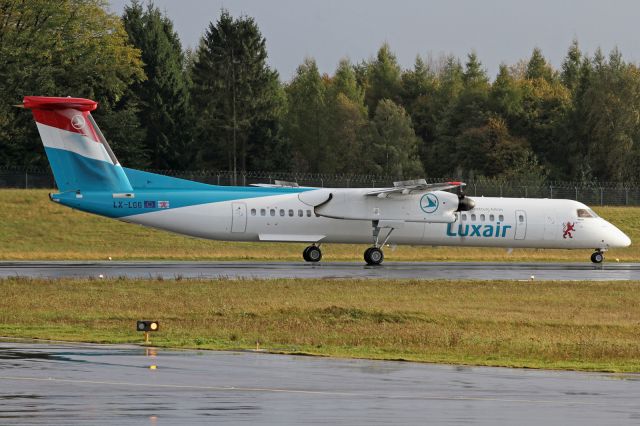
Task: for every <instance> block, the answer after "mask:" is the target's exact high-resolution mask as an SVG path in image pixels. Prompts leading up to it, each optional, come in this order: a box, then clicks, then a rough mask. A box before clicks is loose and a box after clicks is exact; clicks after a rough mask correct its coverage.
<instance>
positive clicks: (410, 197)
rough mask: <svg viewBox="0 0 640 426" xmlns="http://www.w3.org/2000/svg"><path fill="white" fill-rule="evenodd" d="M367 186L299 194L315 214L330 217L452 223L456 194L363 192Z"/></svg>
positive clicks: (435, 192)
mask: <svg viewBox="0 0 640 426" xmlns="http://www.w3.org/2000/svg"><path fill="white" fill-rule="evenodd" d="M370 191H371V190H370V189H368V188H357V189H318V190H316V191H308V192H303V193H301V194H300V195H299V198H300V200H301V201H302V202H303V203H306V204H308V205H311V206H314V210H315V213H316V214H317V215H319V216H324V217H330V218H334V219H351V220H371V221H373V220H378V221H404V222H428V223H452V222H455V220H456V210H457V209H458V196H457V195H455V194H452V193H450V192H445V191H434V192H427V193H425V192H419V193H413V194H401V193H392V194H383V195H382V196H375V195H374V196H372V195H366V194H367V193H368V192H370Z"/></svg>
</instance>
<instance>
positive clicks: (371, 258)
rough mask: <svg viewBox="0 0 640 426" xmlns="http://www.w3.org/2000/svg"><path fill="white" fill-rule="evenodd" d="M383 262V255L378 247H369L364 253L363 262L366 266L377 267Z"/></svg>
mask: <svg viewBox="0 0 640 426" xmlns="http://www.w3.org/2000/svg"><path fill="white" fill-rule="evenodd" d="M383 260H384V253H383V252H382V250H380V249H379V248H378V247H369V248H368V249H366V250H365V251H364V261H365V262H367V265H379V264H381V263H382V261H383Z"/></svg>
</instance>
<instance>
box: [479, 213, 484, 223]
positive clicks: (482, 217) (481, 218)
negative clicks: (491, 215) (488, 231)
mask: <svg viewBox="0 0 640 426" xmlns="http://www.w3.org/2000/svg"><path fill="white" fill-rule="evenodd" d="M480 222H484V215H483V214H481V215H480Z"/></svg>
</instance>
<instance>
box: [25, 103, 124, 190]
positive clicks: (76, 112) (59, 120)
mask: <svg viewBox="0 0 640 426" xmlns="http://www.w3.org/2000/svg"><path fill="white" fill-rule="evenodd" d="M21 106H22V107H24V108H26V109H30V110H31V112H32V113H33V118H34V119H35V121H36V125H37V126H38V132H39V133H40V138H41V139H42V143H43V144H44V149H45V152H46V154H47V158H48V159H49V163H50V164H51V169H52V171H53V176H54V178H55V181H56V185H57V186H58V189H59V190H60V191H63V192H64V191H83V190H85V191H112V192H128V191H132V190H133V189H132V187H131V184H130V182H129V179H128V178H127V175H126V174H125V172H124V170H123V169H122V167H121V166H120V163H119V162H118V159H117V158H116V156H115V155H114V154H113V151H111V148H110V147H109V144H108V143H107V141H106V139H105V138H104V135H103V134H102V132H101V131H100V128H98V125H97V124H96V122H95V121H94V119H93V117H92V116H91V111H93V110H95V109H96V108H97V107H98V103H97V102H95V101H92V100H90V99H82V98H56V97H45V96H26V97H25V98H24V100H23V105H21Z"/></svg>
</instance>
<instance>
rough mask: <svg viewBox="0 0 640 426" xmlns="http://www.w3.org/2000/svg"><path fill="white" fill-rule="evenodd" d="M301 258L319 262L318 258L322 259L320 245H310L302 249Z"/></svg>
mask: <svg viewBox="0 0 640 426" xmlns="http://www.w3.org/2000/svg"><path fill="white" fill-rule="evenodd" d="M302 258H303V259H304V260H306V261H307V262H313V263H316V262H320V259H322V251H321V250H320V247H318V246H316V245H311V246H309V247H307V248H305V249H304V251H303V252H302Z"/></svg>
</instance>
